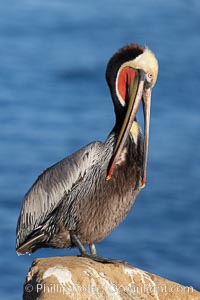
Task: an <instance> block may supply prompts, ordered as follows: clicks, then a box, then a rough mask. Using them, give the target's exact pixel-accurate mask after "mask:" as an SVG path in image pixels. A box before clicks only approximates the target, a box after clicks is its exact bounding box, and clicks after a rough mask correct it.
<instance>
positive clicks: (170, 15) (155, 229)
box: [0, 0, 200, 300]
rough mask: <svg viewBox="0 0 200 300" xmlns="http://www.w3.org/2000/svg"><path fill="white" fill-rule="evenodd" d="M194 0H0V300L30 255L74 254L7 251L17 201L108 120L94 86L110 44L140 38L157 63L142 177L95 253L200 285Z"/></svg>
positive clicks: (199, 18) (101, 132)
mask: <svg viewBox="0 0 200 300" xmlns="http://www.w3.org/2000/svg"><path fill="white" fill-rule="evenodd" d="M199 28H200V2H199V1H198V0H188V1H181V0H168V1H165V2H163V1H159V0H141V1H140V2H139V3H138V4H136V2H134V1H131V0H124V1H118V2H117V3H116V1H114V0H109V1H105V0H102V1H99V2H94V1H91V0H85V1H80V0H79V1H75V2H74V1H65V0H56V1H52V0H48V1H47V0H43V1H39V0H26V1H25V0H18V1H14V0H7V1H4V2H3V1H1V2H0V141H1V147H0V170H1V177H0V208H1V209H0V222H1V223H0V236H1V240H0V250H1V256H0V266H1V281H0V288H1V292H0V293H1V294H0V295H1V299H7V300H11V299H21V294H22V287H23V282H24V278H25V274H26V273H27V271H28V269H29V267H30V265H31V263H32V261H33V259H35V258H37V257H48V256H58V255H76V254H77V253H78V252H77V251H76V250H73V251H72V250H55V249H41V250H38V251H37V252H36V253H34V254H33V255H32V256H27V255H26V256H21V257H18V256H17V255H16V253H15V228H16V222H17V218H18V214H19V210H20V206H21V201H22V199H23V196H24V194H25V193H26V191H27V190H28V188H29V187H30V186H31V185H32V183H33V182H34V180H35V179H36V177H37V176H38V175H39V174H40V173H41V172H42V170H43V169H45V168H46V167H48V166H50V165H52V164H53V163H55V162H56V161H59V160H60V159H62V158H63V157H65V156H67V155H68V154H70V153H72V152H73V151H75V150H77V149H79V148H80V147H82V146H83V145H85V144H87V143H89V142H90V141H93V140H102V141H103V140H105V139H106V137H107V135H108V133H109V131H110V130H111V128H112V126H113V123H114V113H113V107H112V101H111V97H110V95H109V91H108V87H107V86H106V82H105V78H104V77H105V76H104V75H105V68H106V64H107V61H108V59H109V58H110V56H111V55H112V54H113V53H114V52H115V51H116V50H117V49H118V48H120V47H121V46H123V45H125V44H128V43H131V42H137V43H139V44H142V45H148V46H149V47H150V48H151V49H152V50H153V51H154V52H155V53H156V55H157V57H158V60H159V66H160V70H159V78H158V81H157V85H156V87H155V88H154V90H153V99H152V113H151V136H150V151H149V163H148V183H147V186H146V188H145V189H144V190H143V191H142V192H141V194H140V195H139V197H138V199H137V202H136V204H135V205H134V207H133V209H132V210H131V212H130V213H129V215H128V217H127V218H126V220H125V221H124V222H123V223H122V224H121V225H120V226H119V227H118V228H117V229H116V230H115V231H114V232H113V233H112V234H111V235H110V236H109V237H107V238H106V239H105V240H104V241H102V242H101V243H99V244H98V245H97V248H98V252H99V253H100V254H101V255H104V256H108V257H113V258H118V259H123V260H126V261H127V262H128V263H130V264H132V265H134V266H137V267H139V268H141V269H144V270H146V271H149V272H151V273H155V274H157V275H160V276H163V277H166V278H168V279H171V280H174V281H177V282H180V283H182V284H185V285H187V286H193V287H194V288H196V289H200V276H199V275H200V274H199V270H200V257H199V251H200V237H199V232H200V218H199V211H200V185H199V182H200V170H199V163H200V138H199V132H200V117H199V112H200V101H199V80H200V60H199V53H200V33H199Z"/></svg>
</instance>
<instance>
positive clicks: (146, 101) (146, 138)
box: [141, 88, 151, 188]
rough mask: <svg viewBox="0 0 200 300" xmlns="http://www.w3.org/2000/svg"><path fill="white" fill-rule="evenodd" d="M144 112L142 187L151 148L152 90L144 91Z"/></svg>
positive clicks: (144, 181)
mask: <svg viewBox="0 0 200 300" xmlns="http://www.w3.org/2000/svg"><path fill="white" fill-rule="evenodd" d="M142 103H143V112H144V160H143V170H144V171H143V172H144V173H143V178H142V186H141V188H144V187H145V184H146V178H147V158H148V148H149V127H150V111H151V88H145V89H144V91H143V98H142Z"/></svg>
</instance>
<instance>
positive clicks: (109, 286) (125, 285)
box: [23, 257, 200, 300]
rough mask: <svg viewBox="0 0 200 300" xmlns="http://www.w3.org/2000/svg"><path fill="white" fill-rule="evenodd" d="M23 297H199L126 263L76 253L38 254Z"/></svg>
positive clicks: (39, 299)
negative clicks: (66, 254) (96, 258)
mask: <svg viewBox="0 0 200 300" xmlns="http://www.w3.org/2000/svg"><path fill="white" fill-rule="evenodd" d="M23 299H24V300H33V299H34V300H36V299H37V300H47V299H48V300H49V299H51V300H56V299H59V300H64V299H65V300H66V299H70V300H72V299H74V300H75V299H76V300H77V299H80V300H82V299H84V300H86V299H87V300H90V299H91V300H98V299H99V300H102V299H109V300H124V299H135V300H139V299H143V300H144V299H147V300H150V299H154V300H159V299H160V300H166V299H167V300H170V299H173V300H176V299H190V300H197V299H199V300H200V293H199V292H197V291H196V290H194V289H193V288H192V287H185V286H182V285H179V284H177V283H175V282H172V281H169V280H166V279H164V278H161V277H159V276H156V275H153V274H150V273H147V272H144V271H142V270H140V269H137V268H134V267H131V266H128V265H126V264H122V263H118V264H102V263H98V262H94V261H92V260H90V259H87V258H80V257H53V258H41V259H37V260H35V261H34V262H33V264H32V266H31V268H30V271H29V272H28V274H27V277H26V281H25V284H24V293H23Z"/></svg>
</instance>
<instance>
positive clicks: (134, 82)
mask: <svg viewBox="0 0 200 300" xmlns="http://www.w3.org/2000/svg"><path fill="white" fill-rule="evenodd" d="M157 76H158V61H157V59H156V57H155V55H154V54H153V52H152V51H151V50H150V49H149V48H147V47H141V46H139V45H137V44H131V45H128V46H125V47H123V48H121V49H120V50H119V51H118V52H117V53H115V54H114V55H113V56H112V57H111V59H110V61H109V62H108V65H107V70H106V80H107V83H108V85H109V88H110V92H111V96H112V99H113V103H114V107H115V113H116V125H117V126H119V127H120V131H119V135H118V139H117V142H116V145H115V149H114V153H113V156H112V159H111V161H110V165H109V169H108V173H107V180H109V179H110V178H111V176H112V173H113V170H114V167H115V164H116V161H117V159H118V158H119V156H120V153H121V151H122V148H123V146H124V144H125V141H126V139H127V137H128V134H129V132H130V130H131V126H132V124H133V122H134V121H135V120H136V114H137V111H138V108H139V105H140V102H141V101H142V103H143V113H144V166H143V178H142V183H141V184H142V186H144V185H145V183H146V168H147V157H148V143H149V125H150V107H151V92H152V88H153V87H154V85H155V83H156V80H157Z"/></svg>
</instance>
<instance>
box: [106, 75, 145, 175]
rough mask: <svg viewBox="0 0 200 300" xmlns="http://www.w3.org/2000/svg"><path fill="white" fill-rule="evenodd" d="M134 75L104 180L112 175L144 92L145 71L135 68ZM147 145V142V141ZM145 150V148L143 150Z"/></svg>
mask: <svg viewBox="0 0 200 300" xmlns="http://www.w3.org/2000/svg"><path fill="white" fill-rule="evenodd" d="M136 74H137V75H136V76H135V78H134V79H133V80H132V81H131V84H130V92H129V102H128V107H127V112H126V115H125V118H124V122H123V124H122V128H121V130H120V133H119V136H118V139H117V142H116V146H115V149H114V154H113V156H112V159H111V161H110V165H109V169H108V173H107V177H106V180H109V179H110V178H111V176H112V173H113V170H114V167H115V165H116V162H117V160H118V158H119V156H120V154H121V152H122V149H123V147H124V144H125V142H126V139H127V136H128V134H129V132H130V129H131V126H132V124H133V121H134V120H135V118H136V114H137V111H138V108H139V105H140V102H141V99H142V96H143V92H144V81H145V73H144V71H142V70H136ZM147 146H148V143H147ZM145 152H146V150H145Z"/></svg>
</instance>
